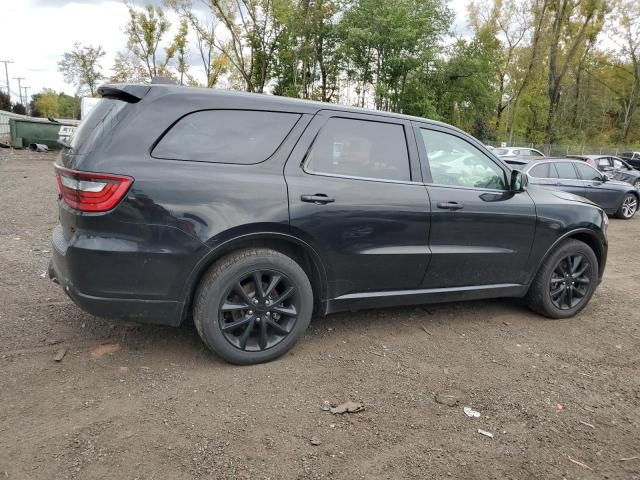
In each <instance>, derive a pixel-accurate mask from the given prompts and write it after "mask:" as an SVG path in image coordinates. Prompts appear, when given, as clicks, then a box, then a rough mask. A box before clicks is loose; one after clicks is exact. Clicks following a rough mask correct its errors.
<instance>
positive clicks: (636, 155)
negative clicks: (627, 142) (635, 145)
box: [620, 152, 640, 169]
mask: <svg viewBox="0 0 640 480" xmlns="http://www.w3.org/2000/svg"><path fill="white" fill-rule="evenodd" d="M620 157H621V158H622V159H623V160H624V161H625V162H627V163H628V164H629V165H631V166H632V167H633V168H637V169H640V152H623V153H621V154H620Z"/></svg>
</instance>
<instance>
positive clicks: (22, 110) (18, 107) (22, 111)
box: [11, 103, 27, 115]
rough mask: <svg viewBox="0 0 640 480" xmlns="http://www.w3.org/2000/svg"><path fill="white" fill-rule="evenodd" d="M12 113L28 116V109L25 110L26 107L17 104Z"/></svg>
mask: <svg viewBox="0 0 640 480" xmlns="http://www.w3.org/2000/svg"><path fill="white" fill-rule="evenodd" d="M11 111H12V112H13V113H17V114H19V115H26V114H27V109H26V108H25V106H24V105H23V104H21V103H16V104H15V105H14V106H13V108H12V109H11Z"/></svg>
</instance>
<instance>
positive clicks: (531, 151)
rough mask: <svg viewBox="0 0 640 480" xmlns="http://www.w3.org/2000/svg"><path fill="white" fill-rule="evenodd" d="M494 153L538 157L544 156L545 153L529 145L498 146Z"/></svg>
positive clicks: (502, 155) (506, 155)
mask: <svg viewBox="0 0 640 480" xmlns="http://www.w3.org/2000/svg"><path fill="white" fill-rule="evenodd" d="M493 153H495V154H496V155H498V156H499V157H526V158H536V157H544V154H543V153H542V152H541V151H540V150H536V149H535V148H529V147H503V148H496V149H495V150H494V151H493Z"/></svg>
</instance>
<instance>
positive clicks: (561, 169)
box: [556, 162, 578, 180]
mask: <svg viewBox="0 0 640 480" xmlns="http://www.w3.org/2000/svg"><path fill="white" fill-rule="evenodd" d="M556 169H557V170H558V176H559V177H560V178H568V179H573V180H577V179H578V175H576V170H575V169H574V168H573V165H572V164H571V163H566V162H563V163H556Z"/></svg>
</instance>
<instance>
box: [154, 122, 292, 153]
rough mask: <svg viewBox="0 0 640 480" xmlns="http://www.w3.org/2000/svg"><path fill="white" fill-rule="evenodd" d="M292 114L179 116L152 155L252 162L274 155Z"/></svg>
mask: <svg viewBox="0 0 640 480" xmlns="http://www.w3.org/2000/svg"><path fill="white" fill-rule="evenodd" d="M299 118H300V115H298V114H295V113H280V112H263V111H249V110H203V111H200V112H194V113H190V114H189V115H186V116H185V117H182V118H181V119H180V120H178V122H177V123H176V124H175V125H174V126H173V127H171V129H170V130H169V131H168V132H167V133H166V134H165V135H164V136H163V137H162V138H161V139H160V142H159V143H158V144H157V145H156V147H155V148H154V149H153V152H152V155H153V156H154V157H156V158H164V159H172V160H193V161H196V162H213V163H235V164H245V165H247V164H252V163H260V162H262V161H264V160H266V159H267V158H269V157H270V156H271V155H273V154H274V152H275V151H276V149H277V148H278V147H279V146H280V144H281V143H282V142H283V141H284V139H285V137H286V136H287V135H288V133H289V132H290V131H291V129H292V128H293V126H294V125H295V124H296V122H297V121H298V119H299Z"/></svg>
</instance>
